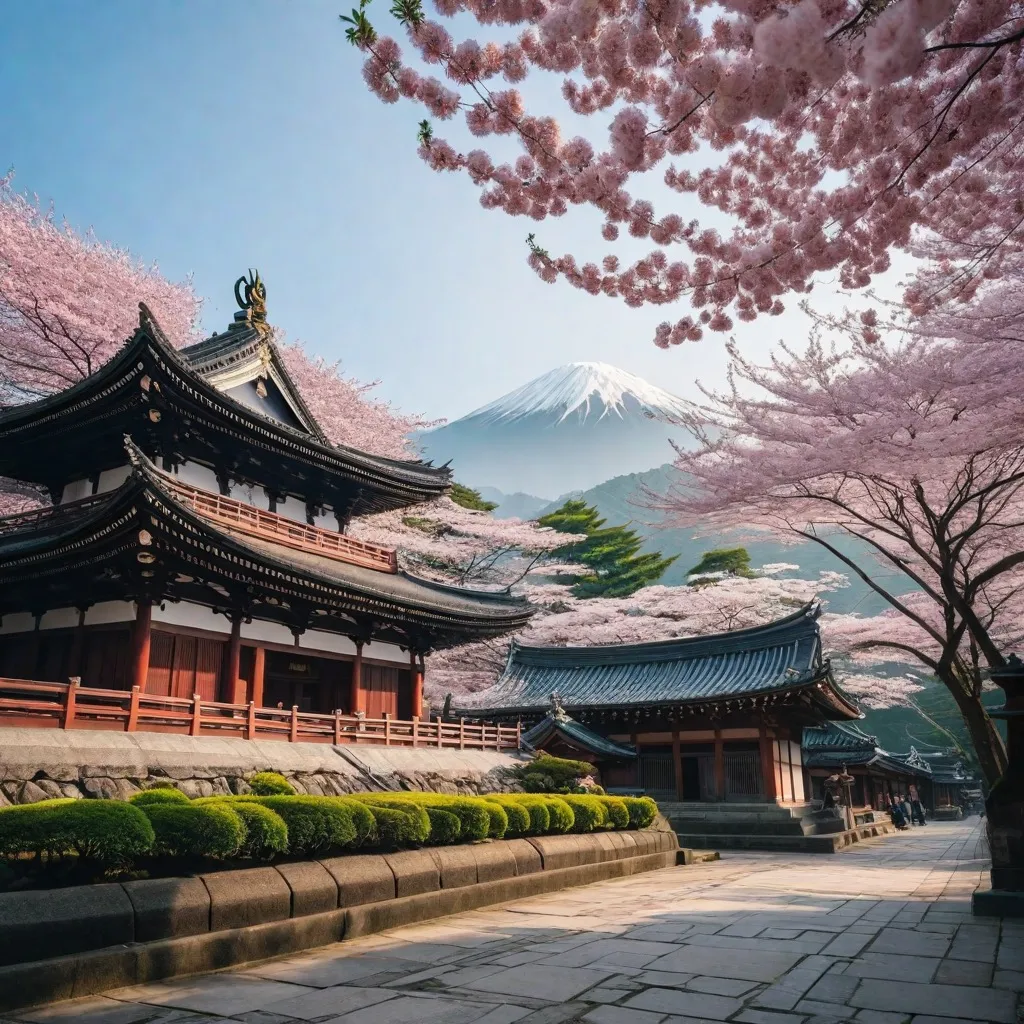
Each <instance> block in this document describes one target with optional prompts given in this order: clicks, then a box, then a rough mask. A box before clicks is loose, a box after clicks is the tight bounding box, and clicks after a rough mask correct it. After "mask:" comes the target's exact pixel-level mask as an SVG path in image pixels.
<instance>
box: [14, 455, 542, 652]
mask: <svg viewBox="0 0 1024 1024" xmlns="http://www.w3.org/2000/svg"><path fill="white" fill-rule="evenodd" d="M130 454H131V456H132V461H133V471H132V474H131V476H130V477H129V479H128V480H127V481H126V482H125V483H124V484H123V485H122V486H121V487H120V488H118V489H117V490H115V491H110V492H107V493H105V494H101V495H97V496H96V497H94V498H90V499H87V500H85V501H82V502H75V503H69V504H68V505H64V506H57V507H56V508H53V509H49V510H41V511H39V512H36V513H32V514H29V515H26V516H13V517H8V518H7V519H3V520H0V614H4V613H6V612H13V611H21V610H24V609H25V608H40V609H43V610H45V609H46V608H51V607H73V606H76V605H78V604H81V602H82V599H83V597H86V596H87V597H88V598H89V600H90V602H100V601H104V600H124V599H137V598H138V597H139V596H142V595H146V596H150V597H151V598H152V599H154V600H163V599H170V600H187V601H191V602H194V603H199V604H205V605H207V606H210V607H214V608H221V609H225V608H237V607H238V606H240V605H241V606H243V607H246V608H247V609H248V610H249V611H251V613H252V614H253V616H254V617H255V618H262V619H267V620H271V621H279V622H282V623H283V624H285V625H288V626H290V627H292V628H296V629H299V630H300V631H301V630H302V629H306V628H315V629H323V630H328V631H333V632H338V633H342V634H344V635H348V636H364V637H365V638H366V639H369V638H370V637H371V636H372V637H375V638H378V639H386V640H388V641H394V642H399V643H411V644H412V645H413V646H415V647H416V648H418V649H419V650H429V649H436V648H441V647H448V646H454V645H457V644H459V643H464V642H466V641H467V640H471V639H483V638H487V637H494V636H500V635H503V634H505V633H508V632H511V631H513V630H515V629H521V628H522V627H523V626H524V625H525V624H526V623H527V621H528V620H529V618H530V614H531V612H530V608H529V606H528V605H527V604H526V603H525V602H523V601H521V600H519V599H517V598H514V597H511V596H510V595H508V594H507V593H493V592H481V591H474V590H469V589H466V588H458V587H450V586H446V585H444V584H439V583H435V582H433V581H430V580H425V579H420V578H418V577H416V576H413V575H411V574H409V573H405V572H401V571H397V569H396V567H395V566H394V565H393V562H391V561H390V560H389V559H388V558H387V557H383V558H380V559H379V560H378V561H379V565H380V566H381V567H380V568H374V567H372V565H373V564H374V563H373V561H372V559H370V558H369V557H368V556H370V555H372V554H373V551H372V550H368V549H370V548H371V547H372V546H370V545H365V544H360V543H359V542H353V541H349V540H347V539H346V538H344V537H339V536H338V535H334V534H330V533H329V532H328V531H316V530H315V529H314V528H311V527H305V526H303V525H301V524H294V523H289V522H288V521H286V520H284V517H279V516H273V515H272V514H269V513H261V516H262V521H266V522H268V523H270V525H271V526H273V525H274V523H275V522H276V521H278V520H280V521H282V523H283V524H284V527H285V528H284V529H283V530H282V532H281V537H282V539H283V542H282V541H278V540H275V539H274V535H273V534H272V533H270V532H269V531H268V530H266V529H264V531H263V533H264V535H260V534H259V531H256V530H253V529H252V528H250V527H248V526H246V525H245V522H244V520H243V521H240V523H239V524H237V525H232V524H231V522H230V521H227V517H226V516H225V515H224V514H223V511H221V512H217V513H216V514H210V513H209V512H208V510H207V509H208V506H207V505H206V504H204V503H198V502H195V501H190V500H189V499H188V495H187V492H193V493H194V492H195V489H193V488H187V489H186V488H182V487H180V485H178V484H177V482H176V481H175V480H174V479H173V478H171V477H169V476H167V475H166V474H163V473H161V472H160V471H159V470H157V469H156V468H155V467H153V466H152V464H151V463H149V462H148V460H146V459H144V458H142V457H141V456H140V454H139V453H138V451H137V449H134V447H132V448H131V450H130ZM217 497H218V496H216V495H210V498H211V499H214V500H216V499H217ZM221 504H222V505H223V504H224V503H223V502H222V503H221ZM230 504H232V505H234V504H241V503H230ZM250 511H251V510H250ZM303 532H304V533H308V534H310V535H318V534H323V535H325V536H323V537H318V536H314V537H313V539H314V540H322V541H323V542H325V543H326V542H327V541H332V542H333V543H334V544H335V545H336V546H342V545H344V544H346V543H347V544H351V545H353V546H354V551H353V552H352V553H349V554H346V552H345V550H344V549H343V547H336V549H335V550H334V553H333V554H321V553H316V552H314V551H306V550H301V549H300V548H301V546H297V543H296V541H295V540H294V539H292V537H291V536H290V534H291V533H303ZM379 551H380V552H382V553H383V555H384V556H387V552H386V551H385V550H384V549H379ZM360 560H361V561H362V562H364V563H366V564H359V562H360ZM5 598H7V600H5Z"/></svg>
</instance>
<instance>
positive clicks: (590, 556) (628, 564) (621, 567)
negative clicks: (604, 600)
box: [538, 498, 679, 598]
mask: <svg viewBox="0 0 1024 1024" xmlns="http://www.w3.org/2000/svg"><path fill="white" fill-rule="evenodd" d="M538 522H539V523H540V525H541V526H548V527H551V528H552V529H554V530H557V531H558V532H559V533H576V534H586V539H585V540H578V541H573V542H571V543H569V544H566V545H565V546H564V547H562V548H559V549H558V550H557V551H555V552H554V554H555V556H556V557H559V558H562V559H564V560H565V561H566V562H570V563H572V564H574V565H583V566H586V567H587V569H588V570H589V572H587V573H586V574H585V575H583V576H575V577H573V579H572V592H573V594H574V595H575V596H576V597H581V598H586V597H629V595H630V594H633V593H635V592H636V591H638V590H640V589H641V587H647V586H650V585H651V584H652V583H657V581H658V580H659V579H661V577H662V575H663V574H664V572H665V570H666V569H667V568H668V567H669V566H670V565H671V564H672V563H673V562H674V561H675V560H676V558H678V557H679V556H678V555H673V556H672V557H671V558H662V556H661V552H660V551H655V552H648V553H645V554H640V548H641V547H642V546H643V539H642V538H641V537H639V536H638V535H637V532H636V530H632V529H630V528H629V527H628V526H605V520H604V519H602V518H601V516H600V515H599V514H598V511H597V509H596V508H594V507H593V506H592V505H588V504H587V503H586V502H585V501H582V500H581V499H579V498H575V499H570V500H569V501H567V502H566V503H565V504H564V505H562V506H561V508H558V509H556V510H555V511H554V512H550V513H548V515H546V516H542V517H541V518H540V519H539V520H538Z"/></svg>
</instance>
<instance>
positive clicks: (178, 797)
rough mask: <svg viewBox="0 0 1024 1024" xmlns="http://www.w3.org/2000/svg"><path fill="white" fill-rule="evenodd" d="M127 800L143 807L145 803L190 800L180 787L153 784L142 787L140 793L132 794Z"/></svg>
mask: <svg viewBox="0 0 1024 1024" xmlns="http://www.w3.org/2000/svg"><path fill="white" fill-rule="evenodd" d="M128 802H129V803H132V804H135V805H136V806H137V807H143V806H145V805H146V804H187V803H189V802H190V801H189V798H188V797H187V796H185V794H184V793H182V791H181V790H180V789H173V788H172V787H170V786H154V787H153V789H144V790H143V791H142V792H141V793H135V794H133V795H132V796H130V797H129V798H128Z"/></svg>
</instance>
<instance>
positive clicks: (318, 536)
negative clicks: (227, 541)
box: [162, 477, 398, 573]
mask: <svg viewBox="0 0 1024 1024" xmlns="http://www.w3.org/2000/svg"><path fill="white" fill-rule="evenodd" d="M162 484H163V486H164V487H165V488H166V489H167V490H168V491H169V492H170V493H171V494H173V496H174V497H175V498H176V499H177V500H178V501H180V502H181V503H182V504H183V505H187V506H188V507H189V508H192V509H194V510H195V511H196V512H197V513H198V514H199V515H201V516H202V517H203V518H204V519H207V520H209V521H210V522H213V523H220V524H222V525H224V526H226V527H228V528H229V529H231V530H235V531H236V532H238V533H244V534H247V535H248V536H250V537H256V538H258V539H259V540H266V541H270V542H271V543H273V544H280V545H282V546H283V547H287V548H294V549H295V550H296V551H306V552H309V553H310V554H314V555H321V556H322V557H323V558H331V559H334V561H336V562H346V563H347V564H349V565H358V566H362V567H363V568H364V569H375V570H376V571H377V572H391V573H394V572H398V555H397V553H396V552H395V551H394V550H393V549H390V548H382V547H378V546H377V545H376V544H367V543H365V542H364V541H360V540H354V539H353V538H352V537H346V536H345V535H344V534H341V533H334V532H333V531H331V530H322V529H320V527H318V526H309V525H307V524H306V523H297V522H295V520H294V519H289V518H288V517H287V516H281V515H278V514H277V513H276V512H268V511H266V510H265V509H261V508H256V506H255V505H247V504H246V503H245V502H244V501H237V500H236V499H234V498H228V497H225V496H224V495H222V494H214V493H212V492H211V491H204V490H201V489H200V488H198V487H191V486H189V485H188V484H182V483H179V482H178V481H176V480H173V479H171V478H170V477H164V478H163V480H162Z"/></svg>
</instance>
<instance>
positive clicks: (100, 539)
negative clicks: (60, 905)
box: [0, 274, 530, 719]
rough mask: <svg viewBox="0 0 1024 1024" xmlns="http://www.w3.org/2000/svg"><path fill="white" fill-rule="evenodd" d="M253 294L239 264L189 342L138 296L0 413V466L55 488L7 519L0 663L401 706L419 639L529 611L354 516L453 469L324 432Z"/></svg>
mask: <svg viewBox="0 0 1024 1024" xmlns="http://www.w3.org/2000/svg"><path fill="white" fill-rule="evenodd" d="M265 294H266V292H265V289H264V287H263V285H262V282H261V281H260V280H259V278H258V275H252V274H250V278H249V280H245V279H242V280H240V281H239V283H238V285H236V295H237V297H238V298H239V305H240V306H241V310H240V312H239V313H236V315H235V320H234V322H233V323H232V324H231V325H230V327H229V329H228V330H227V331H225V332H224V333H222V334H215V335H214V336H213V337H211V338H209V339H208V340H206V341H204V342H201V343H200V344H198V345H194V346H192V347H190V348H186V349H183V350H181V351H177V350H175V348H174V347H173V346H172V345H171V344H170V342H169V341H168V339H167V338H166V337H165V336H164V334H163V333H162V331H161V330H160V327H159V326H158V324H157V323H156V321H155V319H154V318H153V316H152V315H151V314H150V312H149V311H148V310H147V309H146V308H145V307H144V306H142V307H140V308H141V312H140V317H139V327H138V329H137V330H136V331H135V333H134V334H133V336H132V337H131V338H130V339H129V340H128V341H127V343H126V344H125V345H124V347H123V348H122V349H121V351H120V352H119V353H118V354H117V355H116V356H115V357H114V358H113V359H112V360H110V361H109V362H108V363H107V364H106V365H104V366H103V367H101V368H100V369H99V370H97V371H96V372H95V373H93V374H92V375H91V376H90V377H88V378H87V379H85V380H83V381H81V382H80V383H78V384H76V385H75V386H73V387H71V388H68V389H67V390H65V391H62V392H60V393H59V394H55V395H53V396H50V397H47V398H44V399H42V400H39V401H35V402H31V403H26V404H24V405H19V406H16V407H14V408H10V409H7V410H6V411H4V412H3V413H0V476H5V477H9V478H13V479H15V480H19V481H23V482H26V483H30V484H33V485H36V486H38V487H39V488H42V489H44V490H45V491H46V492H48V493H49V495H50V496H51V498H52V501H53V505H52V507H48V508H44V509H40V510H37V511H32V512H28V513H25V514H23V515H17V516H10V517H7V518H5V519H2V520H0V677H4V678H6V679H8V680H9V679H12V678H13V679H22V680H53V681H62V682H65V683H66V682H67V680H68V679H69V677H77V678H80V679H81V682H82V685H83V686H87V687H107V688H112V689H122V690H130V689H131V688H132V687H138V688H139V690H140V691H141V692H142V693H143V694H152V695H163V696H170V697H188V698H192V697H193V696H198V697H200V698H202V699H203V700H206V701H222V702H228V703H231V704H234V705H239V704H242V705H245V704H248V703H249V702H252V703H253V704H255V706H256V707H264V706H265V707H270V708H273V707H281V706H283V707H285V708H291V707H297V708H298V709H299V710H300V711H306V712H318V713H333V712H334V711H339V710H340V711H345V712H350V713H357V712H363V713H364V714H366V715H367V716H369V717H372V718H381V717H382V716H384V715H385V714H390V715H393V716H397V717H399V718H404V719H408V718H411V717H412V716H418V715H420V714H422V710H423V697H422V693H423V688H422V686H423V657H424V655H425V654H427V653H428V652H430V651H432V650H436V649H439V648H445V647H451V646H455V645H458V644H461V643H465V642H467V641H470V640H481V639H485V638H489V637H496V636H500V635H502V634H505V633H508V632H510V631H513V630H515V629H519V628H521V627H522V626H523V625H524V624H525V623H526V622H527V620H528V618H529V614H530V612H529V608H528V607H527V605H526V604H525V603H524V602H522V601H520V600H518V599H515V598H512V597H509V596H508V595H505V594H493V593H486V592H479V591H473V590H468V589H460V588H454V587H449V586H445V585H442V584H439V583H435V582H432V581H429V580H426V579H421V578H418V577H416V576H413V575H411V574H409V573H407V572H404V571H402V570H401V569H400V568H399V566H398V562H397V558H396V554H395V552H394V551H393V550H388V549H385V548H381V547H376V546H374V545H371V544H366V543H363V542H360V541H358V540H356V539H354V538H352V537H350V536H348V534H347V529H348V526H349V524H350V523H351V521H352V520H353V519H355V518H357V517H359V516H364V515H367V514H370V513H375V512H381V511H385V510H393V509H402V508H407V507H412V506H415V505H417V504H419V503H422V502H425V501H428V500H430V499H432V498H435V497H437V496H440V495H443V494H445V493H446V491H447V490H448V489H449V487H450V484H451V476H450V471H449V470H448V469H447V468H445V467H435V466H432V465H430V464H429V463H423V462H417V461H404V460H395V459H387V458H380V457H378V456H375V455H370V454H368V453H366V452H363V451H357V450H355V449H352V448H347V447H344V446H340V445H335V444H331V443H330V442H329V441H328V440H327V438H326V437H325V435H324V432H323V430H322V429H321V428H320V427H319V425H318V424H317V422H316V420H315V419H314V417H313V416H312V414H311V413H310V411H309V409H308V407H307V406H306V404H305V403H304V402H303V400H302V396H301V395H300V394H299V391H298V389H297V387H296V386H295V385H294V383H293V381H292V379H291V378H290V377H289V374H288V371H287V369H286V367H285V365H284V362H283V360H282V358H281V355H280V352H279V351H278V350H277V348H276V347H275V345H274V343H273V340H272V336H271V331H270V328H269V326H268V324H267V321H266V306H265Z"/></svg>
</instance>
